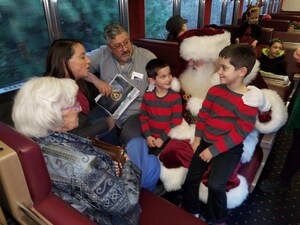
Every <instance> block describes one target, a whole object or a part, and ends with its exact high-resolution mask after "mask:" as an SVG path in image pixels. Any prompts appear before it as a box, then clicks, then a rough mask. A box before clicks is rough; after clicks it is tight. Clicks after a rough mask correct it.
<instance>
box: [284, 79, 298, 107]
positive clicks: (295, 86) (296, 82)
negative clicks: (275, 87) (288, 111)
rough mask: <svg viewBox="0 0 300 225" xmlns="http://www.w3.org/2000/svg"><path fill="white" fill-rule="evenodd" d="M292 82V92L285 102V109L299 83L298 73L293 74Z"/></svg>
mask: <svg viewBox="0 0 300 225" xmlns="http://www.w3.org/2000/svg"><path fill="white" fill-rule="evenodd" d="M293 81H294V87H293V90H292V91H291V93H290V95H289V96H288V98H287V102H286V107H287V108H288V107H289V104H290V103H291V100H292V98H293V96H294V94H295V92H296V90H297V87H298V86H299V82H300V74H299V73H295V74H294V77H293Z"/></svg>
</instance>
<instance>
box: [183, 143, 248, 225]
mask: <svg viewBox="0 0 300 225" xmlns="http://www.w3.org/2000/svg"><path fill="white" fill-rule="evenodd" d="M209 145H211V144H209V143H206V142H204V141H201V143H200V145H199V146H198V148H197V150H196V152H195V154H194V156H193V158H192V161H191V164H190V167H189V171H188V173H187V176H186V180H185V183H184V187H183V188H184V189H183V202H182V207H183V208H184V209H185V210H186V211H188V212H190V213H193V214H195V213H200V214H203V213H204V214H203V216H204V217H205V218H206V219H207V220H208V221H211V222H217V223H218V222H219V223H222V222H224V221H225V220H226V218H227V213H228V212H227V198H226V184H227V181H228V179H229V177H230V176H231V174H232V173H233V171H234V169H235V168H236V166H237V164H238V163H239V161H240V158H241V155H242V153H243V144H240V145H237V146H235V147H234V148H232V149H230V150H228V151H227V152H224V153H221V154H219V155H217V156H216V157H214V158H213V159H212V160H211V162H210V164H209V163H206V162H204V161H203V160H202V159H201V158H200V157H199V154H200V153H201V152H202V151H203V150H204V149H206V148H207V147H208V146H209ZM209 165H210V166H211V172H210V175H209V179H208V200H207V204H206V206H205V209H204V210H203V207H201V204H202V203H201V202H200V200H199V186H200V182H201V178H202V176H203V174H204V172H205V171H206V170H207V168H208V166H209Z"/></svg>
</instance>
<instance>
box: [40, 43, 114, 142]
mask: <svg viewBox="0 0 300 225" xmlns="http://www.w3.org/2000/svg"><path fill="white" fill-rule="evenodd" d="M90 63H91V60H90V59H89V57H88V56H87V55H86V54H85V48H84V46H83V44H82V42H81V41H79V40H75V39H58V40H55V41H54V42H53V43H52V44H51V46H50V48H49V51H48V55H47V59H46V71H45V73H44V76H52V77H56V78H71V79H72V80H75V81H76V83H77V85H78V86H79V90H78V93H77V101H78V102H79V103H80V106H81V108H82V111H81V112H80V114H79V119H80V124H79V127H78V128H77V129H75V130H72V131H71V132H73V133H76V134H78V135H80V136H84V137H86V136H95V135H98V134H100V133H101V135H100V136H102V137H104V135H103V134H104V133H105V134H106V133H107V132H109V131H110V130H111V129H112V128H113V127H114V120H113V119H112V118H111V117H109V116H108V115H107V114H106V113H105V112H104V111H103V113H102V114H99V110H97V113H98V114H99V115H96V116H95V115H94V111H93V108H94V107H96V104H95V101H94V97H96V95H97V94H99V92H98V90H97V89H96V88H95V86H94V85H93V84H91V83H89V82H87V81H85V79H86V78H88V76H89V67H90ZM91 118H93V119H91ZM94 118H99V119H97V120H95V119H94ZM106 137H109V138H104V140H105V141H107V142H110V143H112V144H118V142H117V140H118V138H117V135H116V133H115V131H112V132H110V135H106Z"/></svg>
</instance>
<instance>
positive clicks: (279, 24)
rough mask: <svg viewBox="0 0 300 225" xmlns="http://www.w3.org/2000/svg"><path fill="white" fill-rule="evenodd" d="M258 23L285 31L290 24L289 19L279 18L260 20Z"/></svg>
mask: <svg viewBox="0 0 300 225" xmlns="http://www.w3.org/2000/svg"><path fill="white" fill-rule="evenodd" d="M259 24H260V25H261V26H262V27H268V28H274V30H277V31H287V30H288V29H289V26H290V21H289V20H280V19H274V20H273V19H272V20H260V21H259Z"/></svg>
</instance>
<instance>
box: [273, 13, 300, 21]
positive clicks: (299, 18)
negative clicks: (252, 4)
mask: <svg viewBox="0 0 300 225" xmlns="http://www.w3.org/2000/svg"><path fill="white" fill-rule="evenodd" d="M270 15H271V17H272V19H279V20H290V21H300V16H299V15H293V14H292V15H291V14H283V13H271V14H270Z"/></svg>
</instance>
